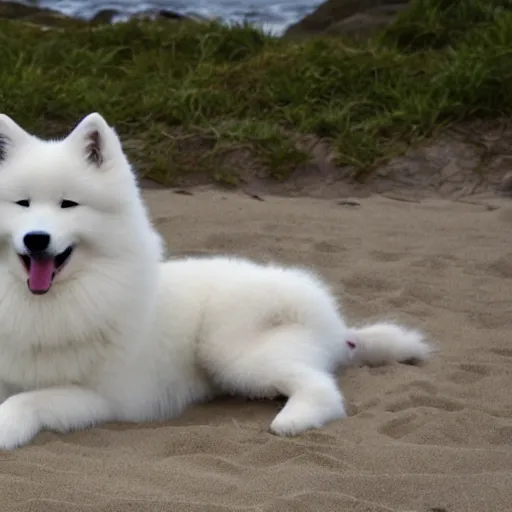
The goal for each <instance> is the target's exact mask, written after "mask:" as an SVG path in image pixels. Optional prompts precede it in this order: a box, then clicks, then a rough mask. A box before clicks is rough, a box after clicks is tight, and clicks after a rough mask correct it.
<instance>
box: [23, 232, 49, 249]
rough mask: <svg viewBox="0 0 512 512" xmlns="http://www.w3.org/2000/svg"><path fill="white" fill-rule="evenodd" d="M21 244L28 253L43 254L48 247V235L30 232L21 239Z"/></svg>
mask: <svg viewBox="0 0 512 512" xmlns="http://www.w3.org/2000/svg"><path fill="white" fill-rule="evenodd" d="M23 243H24V244H25V247H26V248H27V249H28V250H29V251H30V252H43V251H46V249H48V246H49V245H50V235H49V234H48V233H45V232H44V231H31V232H30V233H27V234H26V235H25V236H24V237H23Z"/></svg>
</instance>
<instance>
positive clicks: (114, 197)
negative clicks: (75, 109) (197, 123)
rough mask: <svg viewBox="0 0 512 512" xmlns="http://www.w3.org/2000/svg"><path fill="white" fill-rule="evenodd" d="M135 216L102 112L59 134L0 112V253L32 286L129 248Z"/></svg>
mask: <svg viewBox="0 0 512 512" xmlns="http://www.w3.org/2000/svg"><path fill="white" fill-rule="evenodd" d="M136 212H138V215H136ZM141 214H142V215H141ZM135 218H139V219H140V218H142V221H144V219H145V212H144V208H143V206H142V203H141V200H140V197H139V193H138V188H137V183H136V179H135V176H134V174H133V172H132V170H131V167H130V165H129V163H128V161H127V159H126V158H125V155H124V153H123V150H122V147H121V143H120V141H119V138H118V136H117V134H116V133H115V131H114V130H113V129H112V128H111V127H110V126H109V125H108V124H107V123H106V121H105V120H104V119H103V117H101V115H99V114H97V113H93V114H90V115H88V116H87V117H85V118H84V119H83V120H82V121H81V122H80V123H79V124H78V125H77V126H76V127H75V128H74V129H73V130H72V132H71V133H70V134H69V135H68V136H67V137H66V138H64V139H60V140H42V139H39V138H38V137H36V136H34V135H31V134H29V133H27V132H26V131H25V130H24V129H23V128H21V127H20V126H19V125H18V124H16V123H15V122H14V121H13V120H12V119H11V118H10V117H8V116H6V115H0V260H1V264H2V265H3V266H4V267H5V266H7V267H8V269H9V271H11V272H12V273H14V274H15V275H17V276H18V277H20V278H21V279H23V280H25V281H26V282H27V284H28V288H29V290H30V291H31V292H32V293H34V294H40V295H42V294H45V293H47V292H48V291H49V290H50V289H51V288H52V285H53V284H54V283H55V282H58V281H64V280H66V279H70V278H74V277H76V276H77V274H79V273H80V272H82V271H83V270H84V269H85V268H86V267H87V266H88V265H95V262H96V263H97V261H98V258H99V259H103V260H109V259H116V258H119V257H122V256H121V255H123V254H126V253H127V252H130V250H132V247H131V245H132V244H133V243H134V242H133V240H134V238H133V236H132V233H131V232H130V230H133V231H135V230H136V226H135V225H134V223H133V221H132V219H135Z"/></svg>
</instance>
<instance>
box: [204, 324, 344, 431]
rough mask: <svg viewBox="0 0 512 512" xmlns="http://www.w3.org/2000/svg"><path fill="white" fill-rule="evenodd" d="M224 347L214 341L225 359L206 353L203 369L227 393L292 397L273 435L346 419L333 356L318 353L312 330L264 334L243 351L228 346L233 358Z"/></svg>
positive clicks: (274, 424)
mask: <svg viewBox="0 0 512 512" xmlns="http://www.w3.org/2000/svg"><path fill="white" fill-rule="evenodd" d="M230 341H231V340H230ZM221 344H222V341H221V340H219V341H217V340H214V342H213V343H212V346H213V347H215V348H217V352H218V353H219V354H220V355H221V356H222V357H216V355H217V352H216V351H215V350H212V351H209V352H205V351H204V350H203V352H202V354H201V355H202V364H203V365H204V367H205V368H206V369H207V371H208V372H209V373H210V374H211V375H212V376H213V377H214V379H215V381H216V382H218V383H219V384H220V385H221V386H222V388H223V389H224V390H225V391H227V392H231V393H232V392H235V393H239V394H241V395H245V396H260V397H272V396H275V395H276V394H281V395H284V396H286V397H287V398H288V402H287V403H286V405H285V406H284V408H283V410H282V411H281V412H280V413H279V414H278V415H277V416H276V418H275V419H274V421H273V422H272V424H271V425H270V430H271V431H272V432H273V433H275V434H277V435H282V436H293V435H298V434H300V433H302V432H304V431H306V430H309V429H312V428H320V427H322V426H324V425H325V424H326V423H328V422H330V421H333V420H336V419H340V418H343V417H345V416H346V413H345V408H344V405H343V396H342V394H341V392H340V390H339V389H338V386H337V382H336V380H335V378H334V376H333V375H331V373H329V371H328V367H329V366H330V364H329V363H328V362H327V361H328V359H329V354H326V353H324V352H323V351H322V350H319V349H318V346H319V343H317V342H316V340H315V339H314V338H313V336H312V334H311V333H310V332H309V331H307V330H306V329H302V328H300V327H297V326H290V327H283V328H278V329H274V330H269V331H267V332H262V333H260V334H259V335H257V336H255V337H254V338H251V339H248V340H247V342H245V343H243V344H239V347H240V346H241V348H239V350H238V351H236V348H237V347H236V345H234V344H233V343H232V342H231V343H227V344H226V347H228V348H229V347H231V351H230V353H229V356H230V357H229V358H227V357H225V353H226V352H224V350H221V351H219V350H218V347H219V346H221ZM233 347H235V348H233ZM237 352H238V353H237Z"/></svg>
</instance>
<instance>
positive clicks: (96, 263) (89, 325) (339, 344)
mask: <svg viewBox="0 0 512 512" xmlns="http://www.w3.org/2000/svg"><path fill="white" fill-rule="evenodd" d="M428 353H429V347H428V345H427V344H426V343H425V342H423V341H422V336H421V334H420V333H418V332H416V331H411V330H407V329H405V328H402V327H400V326H398V325H394V324H389V323H388V324H378V325H373V326H369V327H364V328H361V329H349V328H348V327H347V326H346V325H345V323H344V320H343V317H342V316H341V314H340V312H339V311H338V306H337V304H336V301H335V299H334V297H333V295H332V294H331V293H330V291H329V290H328V288H327V287H326V285H325V284H324V283H322V282H321V281H320V280H319V279H318V278H317V277H315V276H314V275H313V274H311V273H309V272H307V271H304V270H299V269H294V268H282V267H279V266H273V265H258V264H255V263H252V262H249V261H246V260H242V259H237V258H221V257H215V258H204V259H184V260H178V261H168V262H164V261H163V243H162V240H161V238H160V236H159V235H158V233H157V231H156V230H155V229H154V228H153V226H152V224H151V221H150V218H149V215H148V213H147V210H146V208H145V206H144V204H143V202H142V200H141V196H140V191H139V188H138V186H137V181H136V178H135V176H134V174H133V172H132V169H131V167H130V164H129V163H128V161H127V159H126V157H125V155H124V152H123V149H122V146H121V143H120V140H119V138H118V136H117V135H116V133H115V131H114V130H113V129H112V128H111V127H110V126H109V125H108V124H107V123H106V122H105V120H104V119H103V118H102V117H101V116H100V115H99V114H97V113H94V114H90V115H88V116H87V117H85V118H84V119H83V120H82V121H81V122H80V123H79V124H78V125H77V126H76V127H75V129H74V130H73V131H72V132H71V133H70V134H69V135H68V136H67V137H66V138H64V139H62V140H51V141H46V140H41V139H39V138H37V137H35V136H34V135H31V134H29V133H27V132H26V131H25V130H23V129H22V128H21V127H20V126H19V125H17V124H16V123H15V122H14V121H13V120H12V119H11V118H9V117H8V116H6V115H0V403H1V405H0V449H3V450H8V449H12V448H15V447H18V446H21V445H24V444H26V443H28V442H29V441H30V440H31V439H32V438H33V437H34V436H35V435H36V434H37V433H38V432H39V431H40V430H41V429H49V430H55V431H61V432H65V431H69V430H71V429H80V428H85V427H87V426H91V425H95V424H98V423H99V422H105V421H113V420H121V421H146V420H154V419H158V418H169V417H172V416H176V415H178V414H180V412H181V411H182V410H183V409H184V408H185V407H186V406H187V405H189V404H191V403H193V402H199V401H204V400H208V399H211V398H213V397H215V396H218V395H222V394H239V395H242V396H250V397H273V396H276V395H284V396H286V397H287V399H288V400H287V402H286V405H285V406H284V408H283V409H282V410H281V411H280V412H279V414H278V415H277V416H276V417H275V418H274V420H273V421H272V423H271V425H270V429H271V431H272V432H274V433H275V434H278V435H296V434H299V433H301V432H304V431H305V430H307V429H311V428H317V427H321V426H322V425H324V424H326V423H327V422H329V421H331V420H334V419H337V418H342V417H344V416H345V408H344V405H343V398H342V395H341V393H340V391H339V389H338V386H337V384H336V380H335V377H334V372H335V371H336V369H337V368H338V367H339V366H340V365H343V364H348V363H351V362H352V363H353V362H356V363H359V364H366V363H368V364H384V363H390V362H393V361H404V360H409V359H416V360H423V359H425V358H426V357H427V355H428Z"/></svg>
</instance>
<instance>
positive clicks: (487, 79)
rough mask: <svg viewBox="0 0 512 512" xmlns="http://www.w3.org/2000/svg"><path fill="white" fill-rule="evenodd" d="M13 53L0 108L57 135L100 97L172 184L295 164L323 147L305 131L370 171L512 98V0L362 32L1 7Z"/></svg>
mask: <svg viewBox="0 0 512 512" xmlns="http://www.w3.org/2000/svg"><path fill="white" fill-rule="evenodd" d="M0 61H1V62H2V66H1V67H0V111H3V112H5V113H7V114H9V115H11V116H12V117H13V118H14V119H16V120H17V121H18V122H19V123H21V124H22V125H23V126H25V127H26V128H27V129H30V130H32V131H34V132H36V133H38V134H40V135H46V136H58V135H64V134H65V133H66V131H67V130H69V129H70V128H71V127H72V126H73V125H74V124H75V123H76V122H77V121H78V119H79V118H81V117H82V116H83V115H85V114H86V113H88V112H91V111H99V112H101V113H102V114H103V115H104V116H105V117H106V118H107V120H108V121H109V122H110V123H111V124H113V125H115V126H116V128H117V130H118V131H119V133H120V134H121V135H122V137H123V138H124V139H125V140H126V147H127V150H128V152H129V153H130V156H131V157H132V160H133V162H134V163H135V165H136V167H137V168H138V169H139V170H140V172H141V174H142V175H144V176H146V177H150V178H153V179H155V180H157V181H159V182H162V183H167V184H177V183H180V182H183V181H187V180H195V179H197V177H207V179H214V180H215V181H218V182H223V183H227V184H233V185H235V184H236V183H237V180H238V177H239V175H240V173H239V170H240V169H238V167H239V166H240V155H245V160H244V162H245V163H246V164H247V165H249V164H250V165H249V166H250V167H251V168H253V169H254V172H257V173H259V174H263V175H265V176H268V177H272V178H275V179H286V177H287V176H288V175H289V174H290V172H292V171H293V169H295V168H296V166H297V165H298V164H299V163H301V162H304V161H306V160H307V159H308V158H309V155H308V153H307V152H306V151H305V150H304V149H300V148H301V147H303V146H301V145H300V144H299V142H300V140H301V137H303V136H304V135H314V136H316V137H318V138H321V139H324V140H327V141H328V142H329V143H330V144H331V146H332V148H333V150H334V151H335V155H336V158H337V162H338V163H339V164H340V165H344V164H349V165H352V166H354V167H355V169H356V171H357V172H360V173H362V175H364V174H365V173H368V172H371V170H372V169H373V168H374V167H375V166H376V165H378V164H380V163H382V162H384V161H386V160H387V159H389V158H390V157H392V156H395V155H398V154H400V153H401V152H403V151H404V150H405V148H407V147H409V146H410V145H411V144H415V143H417V142H419V141H421V140H422V139H424V138H426V137H429V136H431V135H432V134H434V133H435V132H436V131H437V130H439V129H442V128H444V127H446V126H448V125H449V124H451V123H456V122H459V121H462V120H465V119H471V118H475V117H489V116H502V115H507V114H510V113H512V0H511V1H505V0H494V1H493V0H458V1H457V0H451V1H447V0H413V1H412V3H411V7H410V8H409V9H408V10H407V11H405V12H404V14H403V15H402V16H400V17H399V18H398V19H397V20H396V22H395V23H393V25H392V26H390V27H388V28H387V29H386V30H385V31H384V32H382V33H380V34H377V35H376V36H375V38H374V39H373V40H371V41H368V42H364V43H355V42H350V41H343V40H341V39H339V38H320V37H315V38H312V39H309V40H306V41H301V42H296V41H288V40H286V39H280V38H274V37H270V36H268V35H265V34H263V33H261V32H259V31H257V30H255V29H252V28H250V27H247V26H240V27H232V28H228V27H225V26H222V25H219V24H215V23H213V24H195V23H169V22H163V23H149V22H130V23H127V24H119V25H115V26H108V27H101V28H88V27H84V28H79V27H76V26H73V27H72V28H70V29H66V28H64V29H62V28H59V29H58V30H48V31H41V30H40V29H39V28H37V27H31V26H28V25H22V24H21V23H20V22H9V21H1V22H0ZM237 155H238V156H237Z"/></svg>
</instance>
